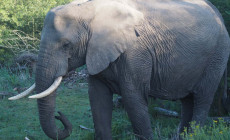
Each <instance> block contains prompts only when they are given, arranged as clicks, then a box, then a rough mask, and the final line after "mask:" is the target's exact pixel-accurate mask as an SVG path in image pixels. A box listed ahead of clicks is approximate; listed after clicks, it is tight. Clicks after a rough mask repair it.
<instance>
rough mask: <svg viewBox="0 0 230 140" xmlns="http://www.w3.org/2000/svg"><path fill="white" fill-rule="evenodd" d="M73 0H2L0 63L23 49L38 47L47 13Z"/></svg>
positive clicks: (0, 3)
mask: <svg viewBox="0 0 230 140" xmlns="http://www.w3.org/2000/svg"><path fill="white" fill-rule="evenodd" d="M70 1H72V0H32V1H31V0H1V1H0V64H2V65H3V63H4V62H8V61H9V59H12V58H13V57H14V55H15V54H18V53H20V52H22V51H28V50H29V51H31V50H32V51H34V48H36V49H37V48H38V44H39V38H40V35H41V30H42V27H43V21H44V18H45V15H46V13H47V12H48V11H49V10H50V9H51V8H53V7H56V6H58V5H62V4H65V3H68V2H70Z"/></svg>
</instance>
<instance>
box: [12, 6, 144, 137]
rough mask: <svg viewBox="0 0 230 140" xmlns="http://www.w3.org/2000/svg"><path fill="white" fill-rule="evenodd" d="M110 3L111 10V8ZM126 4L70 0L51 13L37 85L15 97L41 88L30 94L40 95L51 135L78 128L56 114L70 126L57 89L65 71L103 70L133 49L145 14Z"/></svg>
mask: <svg viewBox="0 0 230 140" xmlns="http://www.w3.org/2000/svg"><path fill="white" fill-rule="evenodd" d="M88 3H90V2H88ZM115 5H116V3H115ZM108 6H110V8H109V10H110V11H109V12H110V13H109V14H108V13H106V12H105V10H108ZM122 6H123V5H121V4H120V5H117V6H114V3H113V4H110V5H107V6H106V7H103V6H100V4H99V3H98V4H94V5H91V4H82V5H80V6H79V4H76V3H72V4H71V3H70V4H68V5H64V6H59V7H56V8H54V9H52V10H51V11H49V12H48V14H47V15H46V18H45V22H44V27H43V30H42V34H41V42H40V50H39V55H38V62H37V68H36V76H35V79H36V83H35V85H36V86H35V85H33V86H32V87H31V88H30V89H28V90H27V91H26V92H25V93H22V94H20V95H18V96H16V97H12V98H10V99H12V100H14V99H18V98H21V97H23V96H25V95H27V94H29V93H30V92H31V91H32V90H33V89H34V88H35V90H36V92H37V93H40V94H37V95H33V96H30V98H38V100H37V101H38V110H39V118H40V123H41V126H42V129H43V130H44V132H45V133H46V135H47V136H49V137H50V138H52V139H64V138H65V137H67V136H69V135H70V132H71V131H72V126H71V124H70V123H69V121H68V120H67V119H66V117H65V116H64V115H63V114H62V113H59V114H60V116H58V117H56V119H59V120H60V121H62V123H63V125H64V127H65V129H64V130H58V129H57V128H56V124H55V119H54V118H55V116H54V113H55V98H56V93H55V92H56V88H57V87H58V85H59V84H60V82H61V79H62V77H63V76H65V75H66V73H67V72H68V71H70V70H73V69H76V68H77V67H80V66H82V65H84V64H86V65H87V69H88V71H89V74H91V75H95V74H97V73H99V72H101V71H103V70H104V69H105V68H106V67H108V65H109V64H110V63H111V62H113V61H114V60H116V59H117V58H118V57H119V56H120V54H121V53H123V52H124V51H125V50H126V49H127V47H128V45H127V44H128V43H129V41H130V38H135V37H136V35H135V31H134V25H135V24H136V22H137V21H139V20H138V19H139V17H142V14H141V13H139V12H138V11H134V10H133V9H130V10H132V11H131V13H130V12H129V11H128V10H129V9H126V10H122V9H121V8H122ZM97 7H98V8H97ZM128 8H129V7H128ZM89 9H90V10H89ZM120 14H123V15H120ZM118 15H120V16H118ZM118 23H119V24H118ZM126 27H127V28H126ZM131 27H133V28H131Z"/></svg>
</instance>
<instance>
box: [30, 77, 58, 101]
mask: <svg viewBox="0 0 230 140" xmlns="http://www.w3.org/2000/svg"><path fill="white" fill-rule="evenodd" d="M61 80H62V76H60V77H58V78H57V79H55V81H54V82H53V84H52V85H51V86H50V87H49V88H48V89H47V90H45V91H43V92H41V93H39V94H36V95H32V96H29V98H33V99H39V98H43V97H46V96H48V95H50V94H51V93H53V91H54V90H56V89H57V88H58V86H59V85H60V84H61Z"/></svg>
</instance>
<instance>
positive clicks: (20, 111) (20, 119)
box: [0, 0, 230, 140]
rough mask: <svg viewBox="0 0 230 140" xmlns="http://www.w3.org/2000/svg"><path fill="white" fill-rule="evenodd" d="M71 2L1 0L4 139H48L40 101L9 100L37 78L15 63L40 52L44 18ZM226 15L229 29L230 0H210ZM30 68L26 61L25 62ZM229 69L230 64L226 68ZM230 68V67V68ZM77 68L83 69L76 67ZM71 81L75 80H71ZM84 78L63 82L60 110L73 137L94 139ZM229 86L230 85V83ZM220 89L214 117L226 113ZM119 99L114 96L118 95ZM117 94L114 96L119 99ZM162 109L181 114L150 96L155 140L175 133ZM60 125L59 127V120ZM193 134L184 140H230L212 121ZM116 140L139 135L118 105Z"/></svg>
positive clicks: (0, 124) (0, 120) (0, 130)
mask: <svg viewBox="0 0 230 140" xmlns="http://www.w3.org/2000/svg"><path fill="white" fill-rule="evenodd" d="M70 1H72V0H0V139H1V140H8V139H15V140H17V139H24V138H25V137H28V138H29V139H31V140H32V139H35V140H37V139H47V137H46V136H45V134H44V133H43V132H42V130H41V128H40V125H39V120H38V114H37V108H36V101H34V100H29V99H27V98H24V99H22V100H20V101H16V102H10V101H8V100H7V98H8V96H7V95H1V93H5V92H6V91H7V92H9V93H10V94H11V95H14V94H17V93H18V92H20V91H23V90H24V88H26V87H29V86H30V85H31V84H32V83H33V82H34V76H33V74H32V75H31V73H30V69H29V68H25V69H23V70H21V69H19V68H18V67H21V66H20V65H18V64H16V63H15V59H16V58H17V57H18V55H20V54H22V53H24V52H31V53H33V54H36V53H37V52H38V47H39V40H40V35H41V30H42V27H43V20H44V18H45V15H46V13H47V12H48V11H49V10H50V9H51V8H53V7H56V6H58V5H62V4H65V3H68V2H70ZM210 1H211V2H212V3H213V4H214V5H215V6H216V7H217V8H218V9H219V11H220V13H221V14H222V16H223V18H224V21H225V25H226V27H227V29H228V32H229V33H230V0H210ZM27 66H28V65H27ZM228 67H230V66H228ZM229 70H230V68H229ZM77 71H79V70H77ZM70 79H71V78H70ZM85 82H86V80H85V79H83V80H82V79H80V80H73V82H71V86H68V85H69V84H67V86H66V84H65V85H62V86H61V88H60V89H59V91H58V93H59V94H60V95H59V96H58V99H57V103H58V106H57V108H58V110H61V111H64V113H66V115H67V116H68V118H70V120H71V122H73V126H74V130H73V134H72V135H71V136H70V138H69V139H70V140H72V139H85V140H88V139H89V140H90V139H93V131H92V130H85V129H82V128H80V127H79V125H83V126H86V127H88V128H93V123H92V116H91V113H90V107H89V101H88V95H87V84H84V86H80V85H81V84H79V83H85ZM229 87H230V86H229ZM220 92H223V91H222V90H221V88H219V90H218V91H217V94H216V98H215V100H214V105H213V106H212V109H211V111H210V115H211V116H220V115H221V116H223V115H225V116H228V114H226V112H224V111H222V110H221V106H220V103H219V102H220V98H219V94H220ZM115 97H116V96H115ZM115 97H114V98H115ZM154 107H162V108H165V109H168V110H173V111H176V112H178V113H180V102H178V101H177V102H171V101H161V100H154V99H151V100H150V105H149V110H150V116H151V120H152V126H153V130H154V134H155V137H156V139H168V138H170V137H171V136H172V135H173V133H175V132H176V127H177V125H178V123H179V119H178V118H168V117H162V116H161V115H159V114H158V113H157V112H156V111H155V110H154V109H153V108H154ZM59 126H61V125H60V124H59ZM193 127H194V130H195V131H194V133H192V134H187V132H185V136H186V137H185V139H189V140H193V139H194V140H197V139H204V140H205V139H223V140H225V139H230V133H229V127H228V126H227V125H226V124H225V123H224V122H223V121H220V122H219V123H217V122H215V121H214V122H211V123H208V124H207V126H205V127H204V128H200V127H199V126H195V125H194V126H193ZM112 129H113V138H114V139H115V140H116V139H117V140H120V139H122V140H130V139H132V140H133V139H135V136H134V134H133V133H132V129H131V124H130V122H129V119H128V117H127V114H126V113H125V111H124V109H123V108H115V109H114V113H113V126H112Z"/></svg>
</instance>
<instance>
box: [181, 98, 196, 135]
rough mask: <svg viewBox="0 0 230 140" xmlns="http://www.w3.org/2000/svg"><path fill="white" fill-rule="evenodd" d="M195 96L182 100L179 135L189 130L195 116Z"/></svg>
mask: <svg viewBox="0 0 230 140" xmlns="http://www.w3.org/2000/svg"><path fill="white" fill-rule="evenodd" d="M193 107H194V104H193V95H192V94H189V95H188V96H186V97H185V98H183V99H181V122H180V125H179V134H180V133H182V132H183V131H184V129H185V127H186V128H189V123H190V122H191V120H192V116H193Z"/></svg>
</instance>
